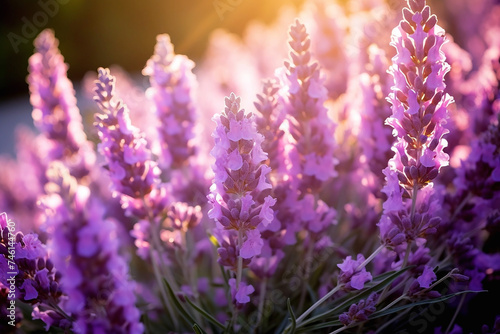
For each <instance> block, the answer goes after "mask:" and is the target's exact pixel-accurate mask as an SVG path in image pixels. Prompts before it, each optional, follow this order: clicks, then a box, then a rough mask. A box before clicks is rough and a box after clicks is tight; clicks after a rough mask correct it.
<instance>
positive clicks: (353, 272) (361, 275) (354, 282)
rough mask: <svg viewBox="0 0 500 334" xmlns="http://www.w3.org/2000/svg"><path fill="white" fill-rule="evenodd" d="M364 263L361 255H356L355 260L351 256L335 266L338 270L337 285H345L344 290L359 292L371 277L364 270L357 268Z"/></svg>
mask: <svg viewBox="0 0 500 334" xmlns="http://www.w3.org/2000/svg"><path fill="white" fill-rule="evenodd" d="M364 261H365V257H364V256H363V255H362V254H358V257H357V259H356V260H353V259H352V257H351V256H348V257H346V258H345V260H344V262H342V263H340V264H338V265H337V267H339V268H340V275H339V283H341V284H345V288H346V289H349V290H350V289H356V290H361V289H363V287H364V286H365V283H366V282H369V281H371V280H372V275H371V274H370V273H369V272H368V271H366V268H365V267H363V268H359V266H360V265H361V264H362V263H363V262H364Z"/></svg>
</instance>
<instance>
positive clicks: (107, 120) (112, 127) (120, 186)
mask: <svg viewBox="0 0 500 334" xmlns="http://www.w3.org/2000/svg"><path fill="white" fill-rule="evenodd" d="M114 81H115V79H114V77H113V76H111V74H110V73H109V70H107V69H103V68H100V69H99V76H98V80H97V81H96V89H95V96H94V100H95V101H96V102H97V104H98V105H99V108H101V110H102V114H97V115H96V122H95V126H96V128H97V129H98V131H99V132H98V134H99V139H100V140H101V143H100V144H99V145H98V148H99V151H100V152H101V154H102V155H103V156H104V157H105V158H106V162H107V167H108V168H109V172H110V176H111V179H112V182H113V190H114V191H115V192H117V193H118V194H123V195H127V196H129V197H132V198H141V197H143V196H145V195H147V194H149V193H150V192H151V190H152V189H153V185H154V184H155V183H156V182H157V178H158V175H159V169H158V167H157V165H156V163H155V162H153V161H152V160H150V158H151V151H150V150H149V148H148V147H147V142H146V139H145V138H144V135H143V134H141V133H140V131H139V129H137V128H136V127H134V126H133V125H132V124H131V121H130V117H129V114H128V113H129V112H128V109H127V106H126V105H124V104H122V102H121V101H120V100H117V99H115V97H114Z"/></svg>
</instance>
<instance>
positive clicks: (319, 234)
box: [0, 0, 500, 334]
mask: <svg viewBox="0 0 500 334" xmlns="http://www.w3.org/2000/svg"><path fill="white" fill-rule="evenodd" d="M450 2H451V1H450V0H446V1H445V2H443V4H441V6H439V7H436V8H435V10H436V13H437V14H438V15H439V16H440V17H441V18H446V19H447V20H449V21H447V22H444V24H443V26H447V27H453V31H455V32H457V31H462V30H463V29H464V26H469V28H471V29H472V26H473V25H478V28H477V31H476V32H475V33H474V34H472V33H470V32H469V31H468V32H467V34H464V35H463V36H460V35H456V36H454V38H453V37H452V36H451V35H445V32H444V30H443V29H442V28H441V27H440V26H438V25H437V17H436V15H433V14H432V13H431V9H430V4H431V2H430V1H429V2H428V3H426V1H425V0H407V1H406V5H405V6H404V8H402V11H399V10H398V12H399V13H396V12H395V11H394V7H395V6H394V3H387V2H386V1H384V0H371V1H357V0H348V1H343V2H338V3H332V2H331V1H328V0H306V1H305V2H304V7H303V8H302V9H301V10H300V12H297V13H295V12H293V11H284V12H283V13H282V14H280V16H279V18H278V20H277V21H276V22H275V23H274V24H273V25H270V26H267V27H264V26H263V25H262V24H257V23H254V24H252V25H250V26H249V28H248V30H247V31H246V33H245V34H244V36H243V37H242V38H240V37H238V36H236V35H231V34H229V33H226V32H223V31H221V30H218V31H216V32H214V34H213V35H212V36H211V38H210V40H209V42H208V47H207V52H206V56H205V57H204V58H202V59H201V61H200V62H198V63H197V66H196V67H195V63H194V62H193V61H191V60H189V59H188V58H187V57H186V56H183V55H178V54H175V53H174V46H173V45H172V43H171V41H170V37H169V35H167V34H160V35H158V36H157V37H156V45H155V47H154V53H153V55H152V56H151V58H149V60H147V62H146V66H143V67H142V68H143V70H142V74H143V76H144V77H145V78H144V79H145V80H143V82H142V83H144V84H146V85H148V87H143V85H142V83H141V82H140V81H135V76H134V75H133V73H130V76H129V74H128V73H126V72H125V71H124V70H120V69H119V68H118V67H116V66H111V67H110V68H111V72H110V70H108V69H103V68H99V69H98V71H97V75H96V72H94V71H93V72H92V73H91V74H88V75H86V77H85V83H84V85H83V89H84V90H87V93H89V92H88V91H89V90H90V88H89V87H90V86H92V87H93V92H92V93H90V94H87V95H92V97H93V99H94V101H95V103H93V102H92V101H89V106H88V107H86V108H82V112H84V113H85V112H88V113H89V114H92V115H93V116H94V118H93V119H94V120H95V122H94V124H93V125H94V127H92V126H90V129H93V130H94V131H95V134H94V135H88V137H89V138H91V139H92V140H93V139H95V140H96V141H97V146H96V150H95V151H94V148H93V145H92V144H91V142H90V141H89V140H87V134H86V133H85V131H84V129H86V128H87V125H90V124H86V120H87V119H90V117H82V116H81V115H80V114H79V109H78V108H77V104H76V99H75V96H76V95H75V92H74V91H73V86H72V83H71V82H70V81H69V79H68V78H67V76H66V71H67V68H68V67H67V65H66V64H64V62H63V61H64V60H63V57H62V55H61V53H60V52H59V50H58V49H57V46H58V42H57V40H56V39H55V37H54V33H53V32H52V31H50V30H45V31H43V32H42V33H41V34H40V35H39V36H38V37H37V38H36V39H35V42H34V43H35V54H34V55H33V56H32V57H31V58H30V60H29V72H30V74H29V77H28V83H29V86H30V93H31V102H32V105H33V108H34V110H33V114H32V116H33V119H34V122H35V125H36V127H37V129H38V131H39V132H40V134H39V135H34V134H30V132H29V131H26V130H23V131H21V132H19V136H18V146H17V152H16V159H12V158H9V157H0V163H1V164H2V168H3V169H2V173H0V206H1V207H2V211H0V212H3V207H5V211H7V212H8V213H9V217H14V219H16V220H17V219H19V221H20V222H21V223H20V224H17V227H18V231H22V232H18V233H15V234H10V232H11V230H12V228H11V225H12V223H11V222H8V221H7V219H6V215H0V227H1V229H0V307H2V310H0V314H1V315H2V316H3V315H4V314H5V310H6V309H5V308H4V306H5V305H11V304H12V303H14V304H15V306H16V309H15V310H9V311H8V312H9V314H8V316H9V317H10V318H11V319H12V318H15V321H14V325H15V326H11V325H10V323H9V325H8V326H4V323H2V324H0V331H1V332H2V333H3V332H6V333H11V332H14V331H21V332H23V333H34V332H37V333H38V332H39V331H42V330H43V328H44V327H45V329H46V330H48V331H51V332H59V331H60V332H75V333H143V332H148V333H167V332H168V333H170V332H171V333H174V332H175V333H187V332H196V333H205V332H206V333H214V334H215V333H247V332H248V333H255V334H258V333H271V332H273V333H284V334H291V333H294V332H297V333H298V332H300V333H332V334H338V333H341V332H348V331H357V332H375V331H376V332H377V333H378V332H387V333H393V332H401V331H405V330H406V331H410V332H413V331H419V332H423V331H425V330H426V329H422V328H420V327H417V326H419V325H417V324H422V323H424V322H425V326H426V328H427V329H428V330H429V331H431V332H432V331H434V332H436V333H443V332H444V333H459V332H462V331H463V332H467V333H469V332H471V333H476V332H481V331H482V332H494V331H495V330H496V329H497V327H498V323H499V321H498V319H500V316H499V315H498V310H497V309H495V308H487V307H481V306H479V307H476V306H477V305H488V304H491V303H493V304H494V303H495V302H497V300H496V294H495V291H498V287H499V285H500V274H499V273H500V248H499V244H498V240H499V236H500V211H499V209H498V208H499V207H500V131H499V121H500V119H499V117H500V116H499V115H500V94H499V92H500V43H499V42H500V39H499V38H498V36H499V34H498V32H500V24H499V23H498V22H500V20H498V15H499V13H500V5H499V4H496V3H494V2H493V1H490V0H478V1H476V2H474V4H472V2H471V6H473V7H474V6H475V7H474V8H472V7H471V10H470V12H471V13H470V16H471V22H474V24H469V23H470V22H469V23H467V22H463V21H464V20H463V17H464V16H463V15H464V13H463V11H464V10H463V8H464V3H465V1H463V0H456V1H454V2H453V3H456V6H454V7H453V10H454V11H450V12H449V13H443V12H442V11H443V10H444V9H447V7H446V5H447V4H448V5H449V3H450ZM218 5H221V3H220V4H219V3H218ZM221 6H222V5H221ZM396 7H397V6H396ZM476 7H477V8H476ZM486 9H488V10H486ZM478 13H482V14H481V15H483V16H485V19H484V22H479V21H478V15H479V14H478ZM445 14H446V15H445ZM467 15H469V14H467ZM465 17H467V16H465ZM457 18H460V19H459V20H457ZM440 24H441V23H440ZM389 27H396V28H394V30H393V31H392V37H391V36H390V34H388V33H387V31H389V30H388V29H389ZM287 28H288V29H289V30H288V35H287V34H286V33H285V32H286V29H287ZM464 36H465V39H464ZM286 38H288V44H287V41H286ZM471 39H474V42H473V41H471ZM454 40H455V41H456V42H454ZM472 46H473V47H472ZM287 47H288V52H289V53H288V56H287V54H286V49H287ZM483 51H484V52H483ZM480 53H484V55H483V56H481V55H479V54H480ZM390 57H392V59H391V58H390ZM283 58H287V60H285V62H284V66H283V65H280V64H283V62H282V60H283ZM111 73H113V75H111ZM132 78H134V79H132ZM262 78H267V79H264V80H263V81H260V80H261V79H262ZM90 80H92V81H93V83H92V85H90ZM76 87H78V86H76ZM232 92H234V93H232ZM451 96H453V98H452V97H451ZM252 102H254V103H253V104H252ZM220 107H223V108H222V110H221V108H220ZM210 119H211V120H212V122H210V121H209V120H210ZM96 152H97V153H99V154H100V156H98V157H97V156H96ZM96 158H98V159H99V161H98V162H97V161H96V160H97V159H96ZM11 213H12V215H11ZM16 223H17V221H16ZM45 245H46V246H45ZM11 270H15V272H16V273H17V274H16V275H15V277H14V278H12V276H9V275H12V271H11ZM14 288H15V291H14V290H13V289H14ZM13 298H14V299H15V300H12V299H13ZM16 303H19V304H16ZM437 303H439V304H437ZM436 305H439V308H440V309H441V308H443V309H445V311H443V312H442V313H441V315H440V316H439V317H430V316H429V313H427V311H433V310H436V309H435V308H434V306H436ZM422 310H424V311H425V312H420V311H422ZM30 313H31V316H30ZM405 315H406V317H404V316H405ZM408 319H410V321H407V320H408ZM39 320H41V321H39ZM484 324H486V325H484ZM409 326H413V327H411V328H410V327H409Z"/></svg>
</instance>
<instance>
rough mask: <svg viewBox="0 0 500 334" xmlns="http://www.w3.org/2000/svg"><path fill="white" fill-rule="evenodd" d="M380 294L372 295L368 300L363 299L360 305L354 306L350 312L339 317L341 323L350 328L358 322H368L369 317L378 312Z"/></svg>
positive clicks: (350, 308)
mask: <svg viewBox="0 0 500 334" xmlns="http://www.w3.org/2000/svg"><path fill="white" fill-rule="evenodd" d="M378 297H379V296H378V294H376V293H372V294H371V295H370V296H369V297H368V298H367V299H366V300H365V299H361V300H360V301H359V303H357V304H352V305H351V306H350V307H349V311H347V312H344V313H342V314H341V315H340V316H339V320H340V322H341V323H342V324H343V325H344V326H350V325H352V324H354V323H357V322H362V321H366V320H368V317H369V316H370V315H371V314H372V313H373V312H375V311H376V308H375V305H376V304H377V301H378Z"/></svg>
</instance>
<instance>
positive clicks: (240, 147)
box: [208, 94, 275, 249]
mask: <svg viewBox="0 0 500 334" xmlns="http://www.w3.org/2000/svg"><path fill="white" fill-rule="evenodd" d="M239 108H240V99H239V98H237V97H236V96H235V95H234V94H231V96H230V97H229V98H226V108H225V110H224V112H222V113H221V114H218V115H215V116H214V121H215V122H216V124H217V127H216V129H215V131H214V134H213V136H214V139H215V146H214V148H213V150H212V155H213V156H214V157H215V164H214V166H213V170H214V174H215V176H214V183H213V184H212V187H211V194H210V195H209V196H208V198H209V201H210V203H211V204H212V209H211V210H210V211H209V217H211V218H213V219H215V220H216V221H217V222H218V223H219V224H220V225H221V226H222V228H224V229H228V230H231V229H234V230H236V231H239V230H241V231H243V232H245V233H248V232H249V231H251V230H253V229H255V228H256V227H257V226H258V225H259V224H261V223H262V224H263V225H264V226H265V225H267V224H269V223H270V221H271V220H272V216H273V213H272V209H271V206H272V205H273V204H274V203H275V200H274V199H273V198H272V197H270V196H266V197H265V198H264V199H263V202H262V203H258V202H256V200H257V197H258V196H259V194H260V193H262V192H263V191H265V190H266V189H269V188H271V185H270V184H269V182H268V181H267V178H266V176H267V174H269V172H270V168H269V167H268V166H267V165H265V164H263V162H264V161H265V160H267V155H266V153H265V152H264V151H263V150H262V148H261V146H260V145H261V143H262V140H263V137H262V135H260V134H259V133H258V132H257V130H256V126H255V122H254V116H253V115H252V114H247V115H245V111H244V110H240V109H239ZM255 237H256V234H255V233H254V234H253V235H252V237H251V239H254V240H255ZM247 238H248V236H247ZM254 249H255V248H254Z"/></svg>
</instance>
